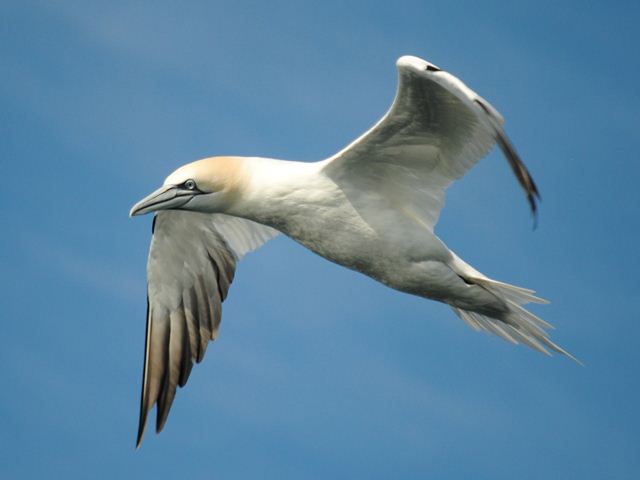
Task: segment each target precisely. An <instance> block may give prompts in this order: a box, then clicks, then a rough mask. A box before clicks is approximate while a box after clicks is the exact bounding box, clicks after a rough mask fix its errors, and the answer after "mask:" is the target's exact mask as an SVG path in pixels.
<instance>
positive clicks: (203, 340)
mask: <svg viewBox="0 0 640 480" xmlns="http://www.w3.org/2000/svg"><path fill="white" fill-rule="evenodd" d="M153 225H154V227H153V238H152V240H151V249H150V251H149V261H148V264H147V275H148V291H147V334H146V341H145V354H144V372H143V378H142V398H141V401H140V425H139V430H138V439H137V445H138V446H139V445H140V442H141V441H142V435H143V434H144V430H145V426H146V423H147V415H148V414H149V411H150V410H151V408H153V405H154V404H155V403H157V404H158V409H157V417H156V431H158V432H159V431H160V430H162V428H163V426H164V424H165V422H166V420H167V415H168V414H169V409H170V408H171V403H172V402H173V399H174V396H175V393H176V387H177V386H178V385H179V386H180V387H182V386H184V385H185V384H186V383H187V379H188V378H189V373H190V372H191V368H192V366H193V362H194V361H195V362H200V361H201V360H202V358H203V357H204V353H205V350H206V349H207V344H208V343H209V341H210V340H213V339H215V338H216V334H217V331H218V326H219V325H220V316H221V303H222V301H223V300H224V299H225V297H226V295H227V291H228V290H229V286H230V284H231V281H232V280H233V276H234V272H235V268H236V262H237V261H238V260H239V259H240V258H241V257H242V256H243V255H244V254H245V253H247V252H249V251H251V250H253V249H255V248H257V247H259V246H260V245H262V244H263V243H264V242H266V241H267V240H269V239H270V238H272V237H274V236H275V235H277V234H278V232H277V231H276V230H274V229H272V228H270V227H266V226H264V225H260V224H258V223H255V222H252V221H250V220H245V219H242V218H237V217H231V216H228V215H221V214H220V215H218V214H216V215H211V214H202V213H196V212H187V211H171V210H166V211H161V212H159V213H158V214H157V215H156V217H155V218H154V223H153Z"/></svg>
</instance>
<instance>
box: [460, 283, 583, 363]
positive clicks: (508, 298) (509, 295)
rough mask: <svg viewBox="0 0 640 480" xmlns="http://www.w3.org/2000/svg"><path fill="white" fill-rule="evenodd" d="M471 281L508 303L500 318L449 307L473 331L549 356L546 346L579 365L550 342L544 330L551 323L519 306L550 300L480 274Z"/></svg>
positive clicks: (550, 326) (549, 327)
mask: <svg viewBox="0 0 640 480" xmlns="http://www.w3.org/2000/svg"><path fill="white" fill-rule="evenodd" d="M470 280H471V281H472V282H473V283H474V284H476V285H479V286H481V287H483V288H485V289H486V290H488V291H489V292H491V293H492V294H494V295H495V296H496V297H498V298H500V299H501V300H502V301H503V302H504V303H506V304H507V306H508V307H509V311H508V312H507V313H506V314H504V316H503V318H501V319H497V318H492V317H489V316H486V315H483V314H480V313H477V312H472V311H469V310H463V309H461V308H458V307H454V306H451V308H452V309H453V311H454V312H455V313H456V314H457V315H458V316H459V317H460V318H461V319H462V320H464V322H465V323H466V324H467V325H469V326H470V327H471V328H473V329H474V330H486V331H489V332H491V333H495V334H496V335H498V336H499V337H501V338H503V339H505V340H507V341H508V342H511V343H514V344H518V343H523V344H525V345H527V346H529V347H531V348H533V349H534V350H537V351H539V352H542V353H544V354H545V355H550V353H549V350H548V349H550V350H553V351H555V352H558V353H561V354H563V355H566V356H567V357H569V358H571V359H572V360H574V361H576V362H577V363H579V364H580V365H582V362H580V360H578V359H577V358H575V357H574V356H573V355H571V354H570V353H569V352H567V351H566V350H565V349H563V348H562V347H560V346H558V345H556V344H555V343H554V342H552V341H551V339H550V338H549V334H548V333H547V331H546V330H547V329H553V326H552V325H551V324H549V323H547V322H545V321H544V320H542V319H541V318H539V317H537V316H536V315H534V314H533V313H531V312H530V311H528V310H526V309H525V308H523V307H522V305H524V304H527V303H549V302H548V301H547V300H544V299H542V298H539V297H536V296H535V295H534V293H535V292H534V291H533V290H529V289H526V288H521V287H516V286H515V285H509V284H508V283H503V282H498V281H496V280H491V279H489V278H487V277H485V276H484V275H481V274H480V275H479V276H474V277H473V278H472V279H470Z"/></svg>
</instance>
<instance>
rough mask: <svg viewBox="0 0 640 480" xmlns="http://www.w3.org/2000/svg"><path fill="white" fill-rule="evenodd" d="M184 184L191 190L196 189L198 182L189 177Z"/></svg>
mask: <svg viewBox="0 0 640 480" xmlns="http://www.w3.org/2000/svg"><path fill="white" fill-rule="evenodd" d="M184 186H185V188H187V189H189V190H195V189H196V182H194V181H193V180H191V179H189V180H187V181H186V182H184Z"/></svg>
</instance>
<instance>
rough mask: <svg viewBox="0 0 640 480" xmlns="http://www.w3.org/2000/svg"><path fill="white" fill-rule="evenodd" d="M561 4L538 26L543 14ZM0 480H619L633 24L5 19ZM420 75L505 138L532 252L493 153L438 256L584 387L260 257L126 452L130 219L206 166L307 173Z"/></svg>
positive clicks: (129, 435) (565, 6)
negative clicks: (533, 333) (515, 316)
mask: <svg viewBox="0 0 640 480" xmlns="http://www.w3.org/2000/svg"><path fill="white" fill-rule="evenodd" d="M559 3H562V4H561V5H559ZM1 17H2V18H1V19H0V25H1V26H0V58H1V60H2V61H1V62H0V72H1V75H0V117H1V118H2V122H0V128H1V129H2V134H1V135H0V166H1V168H2V174H3V179H4V181H3V182H2V183H3V185H2V188H1V189H0V198H1V199H2V201H1V202H0V205H1V206H0V212H2V220H3V225H4V226H5V227H4V230H3V233H4V234H3V235H2V236H0V245H1V248H0V258H1V265H2V273H3V274H2V275H1V276H0V286H1V287H2V288H1V291H2V292H3V293H2V305H3V308H4V314H3V317H4V321H3V326H4V329H3V330H4V331H3V334H2V335H1V336H0V345H1V348H0V365H1V367H0V372H1V373H2V376H3V378H4V386H3V388H2V390H1V393H0V416H1V418H2V424H3V426H2V428H0V477H2V478H42V477H43V476H45V475H46V476H48V477H55V478H64V477H66V478H87V476H89V477H91V478H109V479H111V478H123V477H124V478H128V477H133V476H135V477H137V478H158V475H161V476H169V475H179V476H180V477H184V478H193V479H197V478H225V479H226V478H296V479H306V478H309V479H311V478H338V479H339V478H368V479H375V478H381V479H382V478H390V477H391V476H393V477H395V478H407V479H409V478H464V479H466V478H470V477H472V478H477V479H484V478H486V479H502V478H519V479H529V478H531V479H535V478H541V477H545V478H561V477H569V478H617V479H626V478H629V479H631V478H636V475H637V472H638V471H639V470H640V457H639V456H638V452H640V414H639V413H638V408H637V406H638V404H639V403H640V393H639V387H638V365H639V364H640V353H638V347H637V345H638V337H639V336H640V316H639V314H638V308H637V305H636V302H637V297H638V293H637V286H636V285H637V270H638V267H640V262H639V261H638V255H637V245H638V241H639V240H640V232H639V224H638V205H640V189H638V186H637V183H638V180H639V179H640V160H639V158H638V153H637V152H638V151H640V134H639V133H638V125H640V113H639V112H640V96H638V94H637V85H638V82H639V80H640V75H639V73H640V57H639V56H638V55H637V52H636V50H637V47H638V45H640V34H639V33H638V28H637V24H638V22H639V21H640V7H639V5H638V3H637V2H543V1H539V0H538V1H535V2H534V1H531V2H508V3H507V2H438V3H435V2H425V1H419V2H401V1H400V2H371V1H369V2H302V1H298V2H281V1H272V2H238V1H234V2H231V1H229V2H188V3H187V2H184V3H183V2H164V1H156V2H139V1H127V2H117V1H114V2H87V1H77V2H74V1H66V2H64V1H62V2H44V1H42V2H38V1H25V0H20V1H5V2H3V6H2V16H1ZM403 54H413V55H417V56H421V57H424V58H426V59H428V60H430V61H432V62H434V63H436V64H437V65H439V66H440V67H442V68H444V69H446V70H448V71H450V72H452V73H454V74H456V75H458V76H459V77H461V78H462V79H463V80H464V81H465V82H466V83H467V84H468V85H469V86H470V87H471V88H473V89H474V90H476V91H477V92H479V93H480V94H481V95H482V96H484V97H485V98H487V99H488V100H489V101H490V102H491V103H492V104H493V105H495V106H496V107H497V108H498V109H499V110H500V111H501V113H502V114H503V115H504V116H505V118H506V120H507V123H506V128H507V132H508V133H509V135H510V136H511V138H512V140H513V141H514V143H515V144H516V146H517V148H518V150H519V152H520V153H521V155H522V157H523V158H524V159H525V161H526V163H527V164H528V166H529V167H530V170H531V172H532V174H533V176H534V178H535V180H536V182H537V183H538V186H539V188H540V191H541V193H542V197H543V202H542V205H541V212H540V221H539V227H538V229H537V230H536V231H535V232H534V231H532V229H531V219H530V217H529V215H528V211H527V206H526V202H525V200H524V198H523V196H522V194H521V192H520V191H519V189H518V186H517V184H516V182H515V181H514V180H513V179H512V176H511V172H510V171H509V168H508V166H507V165H506V163H505V162H504V161H503V160H502V159H501V158H500V156H499V155H498V154H497V153H496V152H493V153H492V154H491V155H490V156H489V157H488V158H487V159H486V160H484V161H483V162H481V163H480V164H479V165H478V166H477V167H476V168H475V169H474V170H473V171H472V172H470V174H469V175H467V176H466V177H465V178H464V179H463V180H462V181H461V182H459V183H457V184H456V185H455V186H454V187H452V188H451V190H450V192H449V195H448V197H447V205H446V206H445V209H444V212H443V215H442V218H441V222H440V224H439V225H438V228H437V232H438V234H439V235H440V236H441V238H443V240H444V241H445V242H446V243H447V244H448V245H449V246H450V247H451V248H452V249H454V250H455V251H456V252H457V253H458V254H459V255H460V256H461V257H463V258H464V259H465V260H467V261H468V262H469V263H471V264H472V265H474V266H475V267H476V268H478V269H479V270H481V271H482V272H484V273H486V274H488V275H490V276H492V277H494V278H497V279H500V280H503V281H507V282H510V283H514V284H517V285H522V286H526V287H531V288H534V289H536V290H537V291H538V292H539V294H540V295H541V296H543V297H545V298H548V299H550V300H551V302H552V303H551V304H550V305H547V306H540V307H536V308H535V312H536V313H538V314H539V315H541V316H542V317H543V318H545V319H546V320H548V321H550V322H552V323H554V324H555V326H556V327H557V330H556V331H555V332H554V339H555V340H556V341H557V342H558V343H560V344H561V345H562V346H564V347H565V348H567V349H568V350H569V351H571V352H572V353H574V354H575V355H576V356H577V357H579V358H580V359H582V360H583V361H584V362H585V364H586V366H585V367H584V368H581V367H578V366H577V365H575V364H573V363H572V362H571V361H569V360H567V359H565V358H561V357H557V356H556V357H553V358H546V357H544V356H542V355H539V354H537V353H535V352H532V351H530V350H528V349H526V348H523V347H514V346H511V345H509V344H507V343H506V342H503V341H501V340H499V339H496V338H494V337H491V336H489V335H484V334H478V333H475V332H473V331H472V330H470V329H468V328H467V327H466V326H465V325H464V324H463V323H462V322H461V321H460V320H459V319H458V318H457V317H455V315H454V314H453V313H452V312H451V311H450V310H449V309H448V308H446V307H445V306H443V305H440V304H437V303H433V302H429V301H426V300H423V299H419V298H413V297H411V296H408V295H404V294H400V293H397V292H394V291H391V290H389V289H386V288H384V287H382V286H381V285H378V284H376V283H375V282H373V281H372V280H370V279H368V278H366V277H363V276H361V275H358V274H356V273H353V272H350V271H347V270H345V269H342V268H340V267H337V266H335V265H333V264H331V263H329V262H326V261H324V260H322V259H321V258H319V257H317V256H315V255H313V254H311V253H309V252H307V251H305V250H304V249H303V248H302V247H300V246H298V245H297V244H295V243H293V242H292V241H290V240H288V239H285V238H278V239H277V240H275V241H272V242H270V243H268V244H267V245H265V246H264V247H263V248H262V249H261V250H259V251H258V252H256V253H254V254H251V255H249V256H248V257H246V259H245V260H243V262H242V263H241V264H240V266H239V269H238V272H237V276H236V281H235V282H234V285H233V287H232V290H231V293H230V296H229V299H228V301H227V302H226V303H225V305H224V319H223V325H222V328H221V332H220V337H219V341H217V342H216V343H215V344H213V345H211V346H210V348H209V350H208V352H207V356H206V358H205V361H204V362H203V363H202V364H200V365H199V366H198V367H197V368H195V369H194V372H193V373H192V376H191V378H190V381H189V384H188V386H187V387H186V388H185V389H183V390H181V391H179V392H178V395H177V398H176V402H175V404H174V407H173V409H172V412H171V415H170V417H169V421H168V424H167V426H166V428H165V431H164V432H163V433H162V435H160V436H155V435H153V434H147V436H146V439H145V442H144V444H143V446H142V448H141V449H140V450H139V451H134V448H133V447H134V441H135V433H136V427H137V416H138V401H139V388H140V380H141V372H142V355H143V351H142V349H143V343H144V328H145V326H144V314H145V306H146V305H145V287H146V285H145V281H146V280H145V263H146V255H147V247H148V243H149V236H150V222H151V217H145V218H136V219H133V220H132V219H129V218H128V217H127V213H128V210H129V208H130V206H131V205H132V204H133V203H134V202H135V201H137V200H138V199H140V198H141V197H142V196H144V195H146V194H147V193H149V192H150V191H151V190H152V189H154V188H156V187H157V186H158V185H159V184H160V183H161V182H162V180H163V179H164V177H165V176H166V175H167V174H168V173H169V172H170V171H172V170H173V169H174V168H175V167H177V166H179V165H181V164H183V163H186V162H187V161H191V160H193V159H197V158H201V157H204V156H209V155H215V154H240V155H261V156H272V157H279V158H287V159H299V160H317V159H322V158H324V157H326V156H328V155H330V154H332V153H333V152H335V151H337V150H338V149H340V148H341V147H343V146H344V145H345V144H347V143H348V142H349V141H350V140H352V139H353V138H354V137H355V136H357V135H359V134H360V133H361V132H362V131H364V130H365V129H367V128H368V127H369V126H370V125H371V124H372V123H373V122H374V121H375V120H377V119H378V118H379V117H380V116H381V115H382V114H383V113H384V112H385V110H386V108H387V107H388V105H389V103H390V102H391V100H392V98H393V94H394V90H395V82H396V74H395V68H394V61H395V59H396V58H397V57H398V56H400V55H403Z"/></svg>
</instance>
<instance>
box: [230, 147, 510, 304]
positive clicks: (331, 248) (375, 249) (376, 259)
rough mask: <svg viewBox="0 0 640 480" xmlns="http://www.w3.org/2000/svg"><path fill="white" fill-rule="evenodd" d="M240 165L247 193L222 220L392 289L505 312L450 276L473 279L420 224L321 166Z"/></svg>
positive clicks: (248, 161)
mask: <svg viewBox="0 0 640 480" xmlns="http://www.w3.org/2000/svg"><path fill="white" fill-rule="evenodd" d="M240 161H241V162H242V166H241V167H240V168H242V169H243V170H244V171H245V172H246V173H245V174H246V175H247V178H248V179H249V180H248V183H247V188H246V190H245V191H246V192H247V194H246V195H243V196H242V197H240V198H238V199H237V200H236V201H235V202H234V203H233V204H232V205H231V206H230V207H229V209H228V210H227V212H226V213H228V214H231V215H234V216H239V217H243V218H246V219H249V220H253V221H255V222H258V223H261V224H263V225H268V226H270V227H272V228H275V229H276V230H278V231H280V232H282V233H284V234H285V235H287V236H289V237H291V238H292V239H294V240H296V241H297V242H299V243H301V244H302V245H304V246H305V247H307V248H308V249H309V250H311V251H313V252H315V253H317V254H318V255H320V256H322V257H324V258H326V259H327V260H330V261H332V262H335V263H337V264H339V265H342V266H344V267H347V268H350V269H352V270H356V271H358V272H361V273H363V274H365V275H368V276H370V277H372V278H374V279H376V280H378V281H379V282H382V283H384V284H385V285H387V286H389V287H391V288H394V289H396V290H400V291H403V292H407V293H411V294H415V295H419V296H422V297H426V298H430V299H433V300H441V301H447V303H449V304H452V305H454V306H457V307H460V308H464V309H468V308H472V307H473V308H480V309H481V310H482V311H483V312H485V311H486V313H488V314H490V313H493V314H494V315H495V314H498V313H500V312H504V311H506V305H505V304H504V302H502V301H501V300H500V299H499V298H497V297H496V296H495V295H493V294H491V293H489V292H488V291H487V290H486V289H484V288H480V287H478V286H476V285H470V284H468V283H466V282H465V281H463V280H462V278H460V276H458V274H457V273H456V270H458V271H459V272H460V273H461V274H463V275H464V274H466V275H471V276H475V275H478V272H476V271H475V270H473V269H471V268H470V267H468V266H467V265H466V264H464V263H463V262H462V261H461V260H460V259H459V258H458V257H457V256H456V255H455V254H453V253H452V252H451V251H450V250H449V249H448V248H447V247H446V246H445V245H444V244H443V243H442V241H441V240H440V239H439V238H438V237H437V236H436V235H434V234H433V233H432V232H431V231H430V230H429V229H428V228H427V226H426V225H424V224H421V223H420V221H419V220H418V219H416V218H412V217H410V216H408V215H402V214H401V212H399V211H398V210H396V209H395V208H393V206H392V205H390V204H388V203H387V202H386V201H385V199H384V198H380V197H379V196H378V195H377V194H376V192H371V195H369V198H362V192H349V191H345V190H344V189H343V188H342V187H341V186H340V185H337V184H336V183H335V182H334V181H333V180H332V179H331V178H329V177H328V176H327V175H326V174H325V172H324V171H323V168H324V166H325V165H326V163H327V162H326V161H325V162H315V163H305V162H293V161H284V160H275V159H266V158H243V159H241V160H240ZM349 197H351V198H349ZM362 205H365V206H364V207H363V206H362ZM465 268H468V269H467V270H466V271H465Z"/></svg>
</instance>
